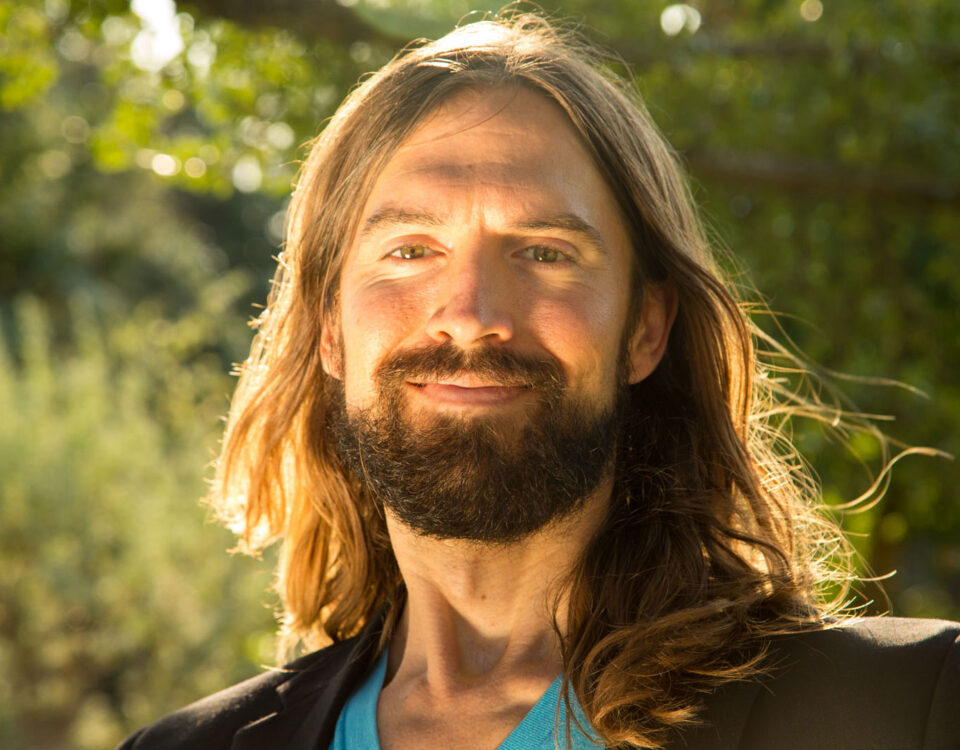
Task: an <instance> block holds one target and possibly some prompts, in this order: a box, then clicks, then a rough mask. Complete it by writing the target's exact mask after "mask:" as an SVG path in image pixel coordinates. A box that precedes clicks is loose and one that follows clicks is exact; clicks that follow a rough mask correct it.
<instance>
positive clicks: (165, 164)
mask: <svg viewBox="0 0 960 750" xmlns="http://www.w3.org/2000/svg"><path fill="white" fill-rule="evenodd" d="M150 168H151V169H152V170H153V171H154V172H156V173H157V174H158V175H160V176H161V177H172V176H173V175H175V174H176V173H177V172H179V171H180V160H179V159H178V158H177V157H175V156H171V155H170V154H154V156H153V159H151V160H150Z"/></svg>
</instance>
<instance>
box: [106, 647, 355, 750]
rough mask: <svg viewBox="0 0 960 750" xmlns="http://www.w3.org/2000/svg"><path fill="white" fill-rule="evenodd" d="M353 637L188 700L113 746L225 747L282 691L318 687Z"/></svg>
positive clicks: (271, 710)
mask: <svg viewBox="0 0 960 750" xmlns="http://www.w3.org/2000/svg"><path fill="white" fill-rule="evenodd" d="M352 640H353V639H351V641H352ZM351 641H344V642H342V643H338V644H335V645H333V646H330V647H328V648H326V649H322V650H320V651H316V652H314V653H312V654H309V655H307V656H304V657H303V658H301V659H298V660H297V661H295V662H292V663H291V664H288V665H287V666H285V667H283V668H276V669H270V670H269V671H266V672H264V673H263V674H260V675H257V676H256V677H252V678H250V679H249V680H245V681H244V682H241V683H238V684H236V685H233V686H232V687H229V688H227V689H225V690H221V691H220V692H218V693H214V694H213V695H209V696H207V697H206V698H203V699H201V700H198V701H196V702H195V703H191V704H190V705H189V706H186V707H184V708H181V709H180V710H179V711H176V712H174V713H172V714H169V715H167V716H164V717H163V718H161V719H159V720H158V721H156V722H155V723H153V724H151V725H149V726H147V727H144V728H143V729H141V730H139V731H138V732H135V733H134V734H132V735H130V736H129V737H128V738H127V739H126V740H124V742H123V743H121V744H120V746H119V747H118V748H117V750H147V749H148V748H149V750H166V749H167V748H170V749H171V750H172V749H173V748H177V749H178V750H191V749H193V748H196V750H200V749H201V748H202V750H217V749H218V748H229V747H230V746H231V744H232V742H233V738H234V736H235V735H236V733H237V732H239V731H240V730H241V729H243V728H244V727H246V726H248V725H250V724H253V723H255V722H258V721H261V720H263V719H266V718H268V717H271V716H274V715H276V714H277V713H278V712H280V711H282V710H283V709H284V704H285V696H286V694H287V693H289V692H290V689H291V688H292V687H293V686H295V685H297V686H298V688H299V689H300V690H301V691H302V690H303V689H304V683H309V684H310V686H311V687H309V688H307V690H308V691H309V690H310V689H311V688H312V689H316V687H317V686H318V685H322V684H323V682H324V680H325V679H326V678H328V677H329V676H331V675H332V674H334V673H336V672H337V671H338V670H339V669H340V668H341V667H342V666H343V664H344V663H345V662H346V660H347V657H348V654H349V653H350V647H351ZM298 683H299V685H298Z"/></svg>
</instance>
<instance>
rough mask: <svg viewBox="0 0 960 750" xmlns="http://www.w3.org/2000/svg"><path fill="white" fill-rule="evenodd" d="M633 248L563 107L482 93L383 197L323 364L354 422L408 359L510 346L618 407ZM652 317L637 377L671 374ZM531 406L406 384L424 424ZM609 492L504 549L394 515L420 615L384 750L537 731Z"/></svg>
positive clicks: (422, 131) (426, 128) (530, 97)
mask: <svg viewBox="0 0 960 750" xmlns="http://www.w3.org/2000/svg"><path fill="white" fill-rule="evenodd" d="M631 253H632V250H631V247H630V241H629V238H628V234H627V230H626V226H625V224H624V222H623V220H622V218H621V216H620V214H619V210H618V207H617V203H616V200H615V199H614V196H613V195H612V193H611V191H610V189H609V187H608V186H607V185H606V183H605V182H604V180H603V178H602V176H601V175H600V173H599V172H598V170H597V169H596V167H595V166H594V164H593V162H592V160H591V158H590V156H589V155H588V153H587V151H586V149H585V148H584V146H583V145H582V143H581V141H580V139H579V136H578V135H577V133H576V131H575V130H574V129H573V126H572V125H571V124H570V122H569V120H568V119H567V117H566V115H565V114H564V113H563V111H562V110H561V109H560V108H559V107H558V106H557V105H556V104H555V103H553V102H550V101H549V100H547V99H546V98H545V97H543V96H541V95H540V94H538V93H535V92H533V91H530V90H527V89H523V88H520V89H510V90H505V89H495V90H479V91H469V92H464V93H462V94H459V95H457V96H456V97H454V98H453V99H451V100H449V101H448V102H447V103H446V104H445V105H443V106H442V107H441V108H440V109H439V110H438V111H437V112H436V113H434V115H433V116H432V117H430V118H428V119H427V120H426V121H425V122H424V123H423V124H422V125H421V126H420V127H419V128H418V129H417V130H416V131H415V132H414V133H413V135H412V136H411V137H410V138H409V139H408V140H407V141H406V142H405V143H404V144H403V145H402V146H401V147H400V149H399V150H398V151H397V153H396V154H395V155H394V157H393V158H392V159H391V160H390V162H389V163H388V164H387V166H386V167H385V168H384V170H383V172H382V173H381V174H380V175H379V177H378V179H377V181H376V183H375V184H374V187H373V189H372V191H371V194H370V196H369V197H368V199H367V202H366V204H365V206H364V208H363V211H362V214H361V217H360V222H359V230H358V232H357V236H356V237H355V238H354V240H353V242H352V243H351V246H350V248H349V250H348V253H347V257H346V259H345V262H344V267H343V274H342V278H341V286H340V302H341V304H340V310H341V313H340V321H339V324H340V326H341V332H342V338H341V339H339V340H340V341H342V342H344V343H343V344H342V347H343V348H342V350H341V348H340V345H339V344H338V339H337V338H336V335H335V334H334V333H330V334H327V333H325V334H324V338H323V342H322V349H321V354H322V357H323V362H324V367H325V369H326V370H327V372H328V373H329V374H331V375H332V376H334V377H337V378H341V379H342V380H343V382H344V390H345V396H346V402H347V407H348V409H355V408H358V407H364V408H366V407H370V406H372V405H373V404H375V403H376V396H377V391H376V384H375V381H374V377H373V374H374V372H375V370H376V368H377V366H378V365H379V364H380V363H381V362H382V361H383V360H384V358H385V357H387V356H388V355H390V354H391V353H394V352H397V351H402V350H406V349H412V348H418V347H421V346H425V345H430V344H436V343H441V342H446V341H449V342H452V343H454V344H456V345H457V346H459V347H461V348H463V349H465V350H470V349H472V348H475V347H478V346H485V345H492V346H502V347H507V348H512V349H514V350H515V351H517V352H524V353H533V354H543V353H544V352H546V353H549V354H551V355H553V356H554V357H556V358H557V360H558V361H559V362H560V363H561V365H562V367H563V371H564V375H565V377H566V380H567V384H568V387H569V389H570V392H571V393H572V394H575V395H576V396H578V397H581V398H584V399H591V400H593V401H595V402H597V403H610V402H611V401H612V399H613V396H614V392H615V386H616V363H617V360H618V356H619V354H620V346H621V341H622V336H623V332H624V327H625V324H626V316H627V308H628V303H629V290H628V288H627V283H628V280H629V279H630V277H631V274H630V270H631ZM642 308H643V309H642V316H641V322H640V325H639V326H638V327H637V329H636V331H635V332H634V334H633V335H632V337H631V340H630V344H629V367H630V380H631V382H638V381H639V380H641V379H643V378H644V377H646V376H647V375H649V374H650V372H652V371H653V369H654V368H655V367H656V365H657V363H658V362H659V361H660V358H661V356H662V354H663V350H664V347H665V345H666V341H667V336H668V334H669V330H670V325H671V323H672V320H673V317H674V313H675V309H676V301H675V294H674V293H673V291H672V289H670V288H669V287H658V286H650V287H648V288H646V289H645V290H644V296H643V306H642ZM332 328H333V327H332V326H327V327H326V331H331V329H332ZM334 330H335V329H334ZM530 406H531V399H530V396H529V393H528V392H527V391H525V390H524V389H522V388H518V387H506V386H503V385H502V384H499V383H495V382H487V381H484V380H482V379H478V378H477V377H475V376H470V375H463V374H461V375H457V376H454V377H450V378H446V379H443V380H441V381H437V382H426V383H406V384H405V386H404V409H405V411H404V414H405V417H406V418H407V419H409V420H411V421H413V422H414V423H416V421H417V419H418V418H423V417H422V415H429V414H430V413H438V412H448V413H455V414H458V415H460V416H461V417H463V418H464V419H469V418H470V417H471V416H472V415H483V416H484V417H485V418H487V419H490V418H493V419H499V420H502V421H503V425H504V429H510V428H511V426H513V425H517V424H522V420H523V419H524V418H525V412H526V411H527V410H528V409H529V408H530ZM610 491H611V487H610V483H609V482H605V483H604V484H603V485H602V486H601V487H600V488H598V490H597V492H596V493H594V495H593V496H591V497H590V498H588V499H587V501H586V503H585V505H584V508H583V511H582V512H580V513H578V514H576V515H574V516H572V517H570V518H567V519H564V521H563V522H562V523H560V524H557V525H554V526H551V527H550V528H549V529H547V530H542V531H540V532H538V533H536V534H534V535H532V536H530V537H529V538H527V539H524V540H522V541H521V542H518V543H516V544H511V545H506V546H504V545H501V546H485V545H480V544H477V543H468V542H463V541H458V540H437V539H432V538H426V537H423V536H420V535H418V534H416V533H415V532H414V531H413V530H411V529H409V528H407V527H405V526H404V525H403V524H401V523H399V522H398V521H397V520H396V518H394V517H393V516H392V515H391V514H390V513H389V512H388V513H387V525H388V528H389V531H390V536H391V540H392V543H393V548H394V552H395V554H396V557H397V561H398V563H399V566H400V571H401V573H402V575H403V578H404V581H405V583H406V586H407V593H408V603H407V606H406V608H405V611H404V613H403V615H402V618H401V621H400V625H399V630H398V632H397V634H396V636H395V637H394V639H393V641H392V642H391V645H390V652H389V664H388V672H387V679H386V681H385V686H384V688H383V690H382V692H381V694H380V699H379V703H378V709H377V723H378V731H379V735H380V742H381V745H382V747H383V748H384V749H385V750H406V748H422V747H439V746H443V745H449V746H459V747H475V748H495V747H497V746H498V745H499V744H500V743H501V742H502V741H503V740H504V739H505V738H506V736H507V735H508V734H509V733H510V732H511V731H512V729H513V728H514V727H515V726H516V725H517V723H519V722H520V720H521V719H522V718H523V716H524V715H525V714H526V713H527V712H528V711H529V709H530V708H531V707H532V706H533V704H534V703H536V701H537V700H538V699H539V697H540V696H541V695H542V694H543V692H544V690H546V688H547V687H548V686H549V684H550V683H551V682H552V681H553V679H554V678H555V677H556V676H557V675H558V674H560V672H561V670H562V662H561V657H560V649H559V641H558V637H557V633H556V632H555V630H554V628H553V617H552V612H553V608H552V603H553V602H554V601H555V600H556V597H557V596H558V595H559V597H560V598H559V600H560V603H561V606H560V609H559V611H558V616H559V619H558V622H559V624H560V627H561V630H562V629H563V627H564V608H563V596H562V594H563V592H562V590H560V589H559V588H558V584H559V582H560V581H561V580H562V576H563V574H564V573H565V572H566V571H568V570H569V569H570V568H571V566H572V565H574V564H575V562H576V561H577V559H578V558H579V556H580V554H581V552H582V550H583V548H584V546H585V545H586V544H587V543H588V542H589V540H590V538H591V537H592V535H593V534H594V533H595V531H596V529H597V528H598V526H599V524H600V523H601V521H602V518H603V515H604V512H605V508H606V504H607V502H608V501H609V496H610ZM518 502H522V498H518Z"/></svg>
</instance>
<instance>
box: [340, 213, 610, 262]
mask: <svg viewBox="0 0 960 750" xmlns="http://www.w3.org/2000/svg"><path fill="white" fill-rule="evenodd" d="M410 224H419V225H421V226H431V227H436V226H442V225H443V224H444V222H443V220H442V219H440V217H438V216H436V215H435V214H432V213H430V212H429V211H417V210H412V211H411V210H406V209H402V208H395V207H393V206H385V207H383V208H380V209H378V210H376V211H374V212H373V213H372V214H370V216H368V217H367V219H366V221H364V222H363V226H362V227H360V231H359V233H358V238H359V239H361V240H362V239H364V238H366V237H368V236H369V235H371V234H373V233H374V232H375V231H377V230H378V229H382V228H384V227H390V226H402V225H410ZM512 228H513V229H519V230H522V231H525V232H544V231H547V232H549V231H557V230H560V231H562V232H565V233H568V234H576V235H579V236H581V237H583V238H584V239H586V240H587V241H588V242H589V243H590V244H591V245H592V246H593V247H595V248H596V249H597V250H599V251H600V252H602V253H604V254H605V253H606V252H607V246H606V243H605V242H604V241H603V236H602V235H601V234H600V231H599V230H598V229H597V228H596V227H595V226H593V224H591V223H590V222H588V221H586V220H585V219H583V218H581V217H580V216H577V215H576V214H573V213H563V214H556V215H554V216H547V217H544V218H542V219H531V220H529V221H521V222H518V223H516V224H514V225H513V226H512Z"/></svg>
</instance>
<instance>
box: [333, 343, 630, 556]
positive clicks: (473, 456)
mask: <svg viewBox="0 0 960 750" xmlns="http://www.w3.org/2000/svg"><path fill="white" fill-rule="evenodd" d="M465 373H471V374H474V375H478V376H483V377H485V378H488V379H491V380H493V381H494V382H496V383H498V384H502V385H509V386H515V387H522V388H524V389H528V390H529V391H530V394H531V396H532V397H533V398H532V399H531V400H533V404H526V405H524V406H525V407H530V408H524V409H523V411H522V412H520V411H514V410H511V412H512V413H511V414H510V415H504V414H493V415H490V414H483V415H473V416H463V415H458V414H444V413H433V412H430V413H425V412H424V413H420V414H417V415H410V416H408V415H406V414H405V398H404V396H405V393H404V391H405V389H407V388H410V387H415V386H410V385H408V384H409V383H418V382H424V381H432V380H435V379H437V378H439V377H449V376H454V375H459V374H465ZM374 378H375V382H376V385H377V391H378V399H377V403H376V405H375V406H374V407H371V408H369V409H357V410H348V409H347V407H346V404H345V398H344V390H343V384H342V381H339V380H338V381H335V384H334V390H333V393H332V394H331V403H330V407H331V408H330V412H329V415H330V416H329V421H328V429H329V431H330V435H331V438H332V439H333V443H334V445H335V447H336V449H337V452H338V454H339V456H340V459H341V461H342V462H343V464H344V468H346V469H347V470H349V471H350V472H352V473H353V474H354V475H355V476H356V477H357V478H358V479H359V480H360V482H361V483H362V485H363V486H364V487H365V488H366V489H367V490H368V491H369V493H370V495H371V496H372V498H373V499H374V501H376V502H378V503H381V504H382V505H383V506H385V507H386V508H388V509H389V510H390V511H391V512H392V513H393V514H394V515H395V516H396V518H397V519H398V520H399V521H400V522H401V523H403V524H405V525H406V526H408V527H410V528H411V529H413V530H414V531H416V532H418V533H420V534H423V535H425V536H429V537H433V538H439V539H459V540H469V541H475V542H483V543H501V544H507V543H511V542H515V541H517V540H519V539H522V538H524V537H526V536H529V535H530V534H533V533H534V532H536V531H538V530H540V529H543V528H545V527H547V526H549V525H551V524H554V523H556V522H557V521H559V520H561V519H563V518H566V517H568V516H570V515H571V514H573V513H575V512H577V511H578V510H580V509H581V508H582V507H583V504H584V501H585V500H586V498H587V497H589V496H590V495H591V494H592V493H593V492H594V491H596V490H597V488H598V487H599V486H600V484H601V482H602V481H603V480H604V479H605V478H607V477H608V476H610V475H611V474H612V464H613V457H614V453H615V450H616V443H617V435H618V433H619V419H618V415H620V414H622V413H623V409H622V408H621V406H622V404H623V403H624V400H625V398H626V394H627V389H626V385H625V384H624V383H625V380H624V378H622V377H619V378H618V387H617V393H616V394H615V395H614V398H612V399H611V401H612V403H606V404H598V403H591V402H589V401H587V400H585V399H578V398H575V397H573V396H571V395H570V394H569V391H568V388H567V387H566V384H565V378H564V374H563V369H562V367H561V365H560V363H559V361H557V360H556V359H555V358H552V357H532V356H528V355H520V354H517V353H513V352H510V351H506V350H502V349H499V348H493V347H487V348H484V349H480V350H477V351H475V352H471V353H469V354H468V353H466V352H464V351H463V350H462V349H460V348H458V347H455V346H454V345H452V344H449V343H447V344H441V345H438V346H435V347H429V348H423V349H416V350H410V351H406V352H398V353H397V354H395V355H393V356H391V357H390V358H388V359H387V360H386V361H385V362H384V363H383V364H382V365H381V366H380V367H379V368H378V369H377V371H376V373H375V375H374ZM411 416H416V417H417V418H416V419H411Z"/></svg>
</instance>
